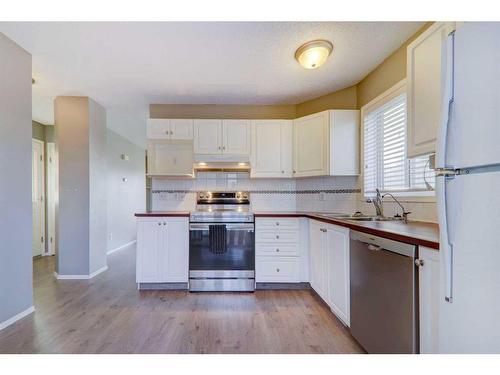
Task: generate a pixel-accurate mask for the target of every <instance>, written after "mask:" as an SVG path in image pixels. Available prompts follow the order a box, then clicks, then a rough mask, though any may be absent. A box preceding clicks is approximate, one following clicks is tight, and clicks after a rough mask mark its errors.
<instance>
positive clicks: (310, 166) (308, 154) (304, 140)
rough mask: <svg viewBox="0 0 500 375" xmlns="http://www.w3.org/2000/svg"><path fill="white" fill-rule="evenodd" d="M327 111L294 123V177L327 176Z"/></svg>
mask: <svg viewBox="0 0 500 375" xmlns="http://www.w3.org/2000/svg"><path fill="white" fill-rule="evenodd" d="M328 116H329V115H328V111H325V112H320V113H316V114H314V115H310V116H306V117H302V118H299V119H297V120H295V121H294V128H293V132H294V144H293V154H294V171H295V173H294V176H295V177H307V176H325V175H327V174H328V144H329V143H328V142H329V141H328V135H329V131H328V124H329V119H328Z"/></svg>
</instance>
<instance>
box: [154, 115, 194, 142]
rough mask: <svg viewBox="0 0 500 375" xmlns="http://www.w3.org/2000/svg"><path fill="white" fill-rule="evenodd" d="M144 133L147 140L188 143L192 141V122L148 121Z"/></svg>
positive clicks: (183, 120)
mask: <svg viewBox="0 0 500 375" xmlns="http://www.w3.org/2000/svg"><path fill="white" fill-rule="evenodd" d="M146 133H147V138H148V139H169V140H179V141H190V140H192V139H193V120H190V119H149V120H148V124H147V131H146Z"/></svg>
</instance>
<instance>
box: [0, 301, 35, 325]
mask: <svg viewBox="0 0 500 375" xmlns="http://www.w3.org/2000/svg"><path fill="white" fill-rule="evenodd" d="M33 312H35V306H31V307H28V308H27V309H26V310H24V311H21V312H20V313H19V314H16V315H14V316H13V317H12V318H10V319H7V320H6V321H4V322H2V323H0V331H1V330H2V329H4V328H7V327H8V326H10V325H12V324H14V323H15V322H17V321H18V320H21V319H22V318H24V317H25V316H28V315H29V314H31V313H33Z"/></svg>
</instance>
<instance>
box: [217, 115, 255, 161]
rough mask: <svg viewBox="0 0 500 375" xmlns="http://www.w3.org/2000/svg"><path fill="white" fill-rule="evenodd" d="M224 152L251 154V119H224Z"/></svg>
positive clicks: (229, 153) (227, 153) (226, 153)
mask: <svg viewBox="0 0 500 375" xmlns="http://www.w3.org/2000/svg"><path fill="white" fill-rule="evenodd" d="M222 152H223V154H225V155H249V154H250V121H249V120H223V121H222Z"/></svg>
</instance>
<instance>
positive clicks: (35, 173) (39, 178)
mask: <svg viewBox="0 0 500 375" xmlns="http://www.w3.org/2000/svg"><path fill="white" fill-rule="evenodd" d="M31 150H32V174H31V177H32V188H31V202H32V206H33V238H32V249H33V256H37V255H42V254H43V253H44V252H45V199H44V197H45V188H44V186H45V178H44V174H45V168H44V165H43V163H44V159H45V158H44V143H43V142H42V141H39V140H36V139H33V140H32V143H31Z"/></svg>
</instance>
